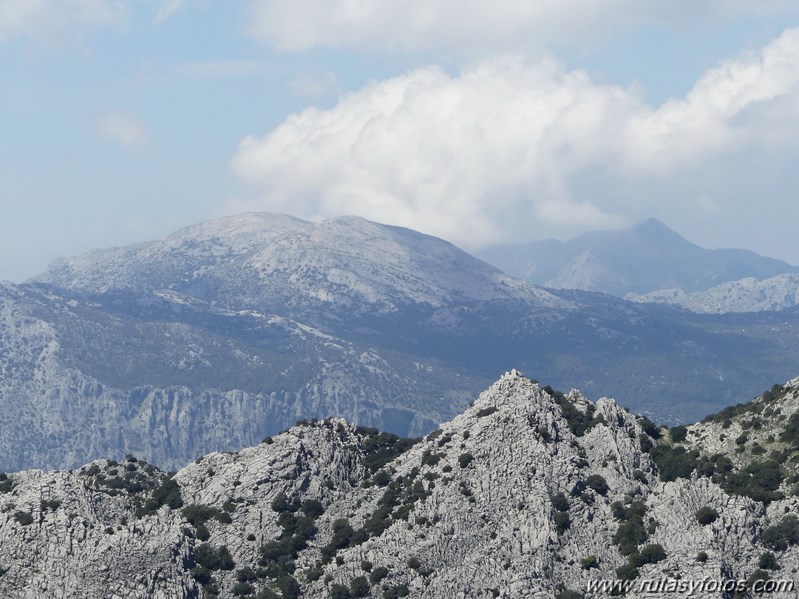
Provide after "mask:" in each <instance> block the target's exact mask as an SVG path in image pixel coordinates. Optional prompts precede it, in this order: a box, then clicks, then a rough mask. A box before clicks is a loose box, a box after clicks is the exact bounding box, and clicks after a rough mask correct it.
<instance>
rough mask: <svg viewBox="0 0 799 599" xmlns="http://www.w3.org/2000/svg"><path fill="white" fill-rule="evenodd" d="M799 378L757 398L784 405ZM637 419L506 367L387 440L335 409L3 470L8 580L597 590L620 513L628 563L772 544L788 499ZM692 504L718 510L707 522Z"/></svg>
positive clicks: (736, 570) (132, 591)
mask: <svg viewBox="0 0 799 599" xmlns="http://www.w3.org/2000/svg"><path fill="white" fill-rule="evenodd" d="M798 387H799V380H797V381H793V382H791V383H789V384H788V385H786V386H784V387H783V388H781V391H780V394H779V395H780V397H778V398H777V399H776V400H774V401H773V402H772V403H769V404H768V405H769V406H770V407H772V408H775V409H776V407H779V408H780V409H781V410H783V420H784V419H785V417H787V416H788V415H789V413H796V412H795V410H796V408H797V405H799V388H798ZM762 401H765V400H762ZM775 402H776V403H775ZM736 418H737V417H736ZM737 422H738V421H737V420H736V423H734V424H733V425H731V426H738V424H737ZM714 426H716V424H713V423H703V424H701V425H695V426H694V427H690V428H689V430H688V433H687V438H686V441H684V442H683V443H685V444H687V445H686V446H687V448H688V449H692V448H697V450H698V451H699V449H698V448H699V447H702V446H703V445H705V444H707V443H708V442H709V441H710V440H711V438H713V435H714V433H713V432H712V429H713V427H714ZM718 426H719V427H721V426H724V425H723V424H722V423H718ZM728 428H729V426H728ZM645 431H650V432H652V429H651V427H650V426H648V425H647V423H645V421H643V420H641V419H639V418H637V417H635V416H633V415H631V414H629V413H628V412H626V411H624V410H622V409H621V408H619V407H618V406H617V405H616V403H615V402H614V401H613V400H609V399H604V398H603V399H600V400H599V401H597V402H596V404H592V403H591V402H589V401H588V400H587V399H586V398H585V397H584V396H582V395H581V394H580V393H579V392H578V391H571V392H570V393H568V394H566V395H562V394H559V393H556V392H552V391H551V390H549V389H548V388H541V387H540V386H539V385H538V384H536V383H534V382H533V381H530V380H528V379H526V378H524V377H523V376H521V375H520V374H519V373H517V372H515V371H512V372H510V373H507V374H506V375H505V376H503V377H502V378H501V379H500V380H499V381H498V382H497V383H495V384H494V385H493V386H492V387H491V388H490V389H488V390H487V391H486V392H485V393H483V394H482V395H481V396H480V397H479V398H478V399H477V400H476V401H475V402H474V404H473V405H472V406H471V407H470V408H469V409H467V410H466V411H465V412H464V413H463V414H461V415H459V416H457V417H456V418H454V419H453V420H451V421H449V422H447V423H446V424H444V425H442V426H441V428H440V429H439V430H438V431H436V433H434V434H431V435H428V436H427V437H426V438H425V439H423V440H421V441H419V442H417V443H416V444H415V445H413V446H412V447H410V448H409V449H406V450H405V451H403V452H402V453H399V454H398V455H397V451H399V450H400V449H405V448H404V447H402V446H401V444H398V443H397V440H396V439H393V438H390V437H385V436H384V437H380V436H378V434H377V432H376V431H371V430H368V429H363V428H356V427H353V426H352V425H350V424H348V423H347V422H345V421H343V420H339V419H331V420H327V421H324V422H323V421H317V422H310V423H307V424H305V425H301V426H297V427H294V428H292V429H290V430H288V431H287V432H285V433H282V434H280V435H277V436H275V437H273V438H270V439H268V440H266V442H264V443H262V444H260V445H258V446H256V447H252V448H249V449H245V450H242V451H240V452H233V453H212V454H209V455H207V456H205V457H203V458H201V459H198V460H197V461H196V462H195V463H192V464H190V465H189V466H186V467H185V468H183V469H181V470H180V471H179V472H177V473H176V474H175V475H174V476H173V477H172V478H169V477H168V476H165V475H163V474H161V473H160V472H159V471H157V470H156V469H154V468H152V467H151V466H148V465H146V464H144V463H142V462H136V461H125V462H123V463H121V464H117V463H115V462H109V461H106V460H101V461H98V462H95V463H93V464H90V465H87V466H86V467H84V468H82V469H81V470H80V471H76V472H40V471H26V472H20V473H16V474H11V475H8V477H7V478H6V479H5V480H2V481H0V539H2V543H0V566H2V568H3V570H4V571H5V574H4V575H3V576H2V577H0V594H1V595H2V596H8V597H69V596H76V595H75V592H76V589H80V591H79V595H80V596H81V597H87V598H94V597H98V598H99V597H108V596H114V597H126V598H133V597H198V596H200V597H210V596H211V591H218V592H219V593H220V594H221V596H231V595H235V596H253V595H255V594H256V593H261V595H260V596H272V595H269V594H268V593H267V590H265V589H268V590H271V591H272V592H274V593H275V594H276V595H277V596H280V595H281V594H282V595H283V596H301V597H309V598H310V597H315V598H316V597H330V596H333V594H334V593H336V592H340V591H341V587H343V586H346V587H347V589H349V590H357V592H358V593H361V592H363V594H359V595H357V596H367V597H373V598H378V597H382V596H383V593H384V589H387V590H386V591H385V592H387V593H404V592H405V591H406V590H407V592H408V593H409V595H408V596H411V597H423V598H430V599H449V598H452V597H463V598H466V597H492V596H494V597H503V598H508V599H511V598H514V599H515V598H517V597H541V598H544V597H547V598H551V597H554V596H556V595H557V593H559V592H560V591H561V590H562V589H563V588H564V587H565V588H568V589H571V590H574V591H577V592H580V593H583V594H584V595H585V596H586V597H601V596H606V595H607V593H606V592H591V591H590V590H588V589H589V585H590V584H592V582H595V581H598V580H600V579H609V580H615V579H617V578H618V574H617V571H616V570H617V568H619V567H621V566H623V565H624V564H626V563H628V562H629V561H630V560H631V559H632V558H631V557H630V555H627V554H622V552H621V546H622V541H621V540H620V537H624V535H621V534H620V533H619V530H620V528H622V526H623V525H624V524H625V523H626V522H629V521H631V520H634V519H635V518H634V516H633V515H632V514H633V513H638V514H639V515H640V516H641V522H642V525H643V528H644V529H645V530H646V533H645V534H644V535H643V538H642V537H636V542H635V543H634V544H633V549H634V550H635V551H633V556H635V555H639V553H638V552H639V551H640V555H649V556H650V557H651V558H652V559H651V560H650V561H651V562H652V563H643V564H641V565H639V567H638V569H639V577H638V578H637V579H636V580H641V579H645V578H652V579H671V580H675V579H676V578H677V577H681V579H683V580H702V579H703V578H705V577H709V578H711V579H713V580H716V579H719V578H724V579H738V578H742V579H745V578H747V577H749V576H750V575H751V574H752V573H753V572H754V571H755V570H757V568H758V562H759V559H760V556H761V555H762V554H763V553H764V552H765V551H767V547H766V546H765V545H764V543H765V539H764V538H761V535H762V533H763V531H764V529H766V528H767V527H768V526H770V525H772V524H774V523H778V522H781V521H782V519H783V518H784V517H785V514H786V513H787V514H790V513H791V512H795V510H796V509H797V498H796V497H795V496H793V495H789V494H787V493H786V494H785V497H784V498H783V499H778V500H775V501H772V502H771V503H770V504H769V505H768V506H765V505H764V504H763V503H760V502H757V501H754V500H752V499H749V498H747V497H743V496H738V495H731V494H729V493H728V492H727V491H725V490H724V489H722V487H721V486H719V484H717V483H715V482H713V481H712V480H711V479H710V478H708V477H707V476H700V475H699V474H698V473H697V472H694V473H693V474H690V475H689V476H688V478H677V479H676V480H673V481H664V480H662V479H661V476H660V474H659V472H658V469H657V466H656V464H655V462H654V461H653V460H652V458H651V456H650V454H648V453H646V452H644V451H642V438H648V439H649V436H648V434H647V433H646V432H645ZM765 433H766V431H764V435H765ZM772 434H773V432H772ZM652 441H653V440H652V439H650V442H652ZM764 442H765V441H764ZM660 443H671V442H670V441H668V439H667V438H666V439H665V440H661V441H660ZM392 447H393V448H394V450H392ZM397 448H399V449H397ZM709 449H710V450H713V448H709ZM395 450H396V451H395ZM701 451H705V450H704V449H702V450H701ZM381 458H382V459H381ZM135 484H139V486H140V487H141V488H140V489H139V488H137V487H135V486H134V485H135ZM170 485H171V487H170ZM175 489H179V491H180V497H181V500H182V505H179V504H178V502H177V501H176V499H175V497H176V496H175V494H174V492H173V491H174V490H175ZM166 491H170V492H169V493H167V492H166ZM309 500H313V502H311V503H310V504H309V503H307V502H308V501H309ZM303 502H305V503H303ZM314 502H318V504H315V505H314ZM192 506H194V507H192ZM199 506H202V507H199ZM186 508H190V509H188V510H186ZM700 508H712V509H714V510H716V512H717V517H716V518H715V519H713V520H712V521H711V522H705V523H704V524H703V523H700V522H699V519H698V518H697V511H698V510H700ZM203 510H204V511H203ZM203 513H204V514H205V515H204V516H201V515H200V514H203ZM25 514H29V517H25ZM280 539H282V541H280ZM290 539H291V541H289V540H290ZM797 541H799V538H797ZM655 545H656V546H658V547H659V548H660V549H658V550H654V549H651V547H653V546H655ZM647 546H650V549H646V547H647ZM209 548H211V549H210V550H209ZM773 551H774V553H775V554H776V557H777V560H778V562H779V565H780V567H781V570H780V571H779V572H775V573H773V574H774V577H783V578H795V576H796V573H797V572H799V549H797V546H796V545H795V544H793V542H792V543H790V544H788V545H787V546H786V548H785V549H783V550H773ZM647 552H649V553H647ZM702 552H704V553H705V554H706V556H705V559H704V560H699V559H697V556H698V555H699V554H700V553H702ZM209 555H210V556H211V558H212V559H210V558H209V557H208V556H209ZM281 556H282V557H281ZM197 562H200V564H206V566H209V569H207V570H204V569H203V568H202V567H200V566H198V564H197ZM289 562H291V563H289ZM289 578H290V579H291V581H293V582H291V581H289ZM370 578H371V580H370ZM364 579H365V580H364ZM336 585H340V586H338V587H337V586H336ZM281 589H282V593H281ZM292 589H293V591H292ZM337 589H338V590H337ZM399 596H402V595H401V594H400V595H399ZM627 596H629V597H645V596H650V595H648V594H646V593H643V592H638V591H636V590H635V589H633V590H631V591H630V592H629V593H628V594H627ZM658 596H663V597H675V598H676V597H684V596H685V594H684V593H678V592H674V593H668V592H666V593H662V594H659V595H658ZM697 596H703V597H721V596H722V594H721V593H705V594H700V595H697ZM776 596H783V597H789V596H795V593H793V594H791V593H789V594H783V595H776Z"/></svg>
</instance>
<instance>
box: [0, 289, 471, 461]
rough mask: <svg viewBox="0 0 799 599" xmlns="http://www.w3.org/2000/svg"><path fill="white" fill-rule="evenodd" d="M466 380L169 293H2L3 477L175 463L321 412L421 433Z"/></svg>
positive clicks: (273, 319)
mask: <svg viewBox="0 0 799 599" xmlns="http://www.w3.org/2000/svg"><path fill="white" fill-rule="evenodd" d="M442 379H446V380H448V381H449V382H448V384H447V388H448V389H449V390H450V392H449V393H444V392H443V391H442V390H441V386H442V385H441V383H440V381H441V380H442ZM477 384H480V383H478V382H477V379H476V378H473V377H470V376H468V375H460V374H458V373H453V372H452V371H451V369H450V368H449V367H447V366H446V365H444V364H442V363H441V362H440V361H437V360H436V359H434V358H431V359H429V360H427V361H426V363H425V367H424V368H419V366H418V364H415V363H413V362H412V361H411V360H409V359H408V358H406V357H404V356H397V355H395V354H392V353H390V352H381V351H378V350H376V349H375V348H374V347H370V346H368V345H363V344H357V343H353V342H351V341H347V340H344V339H340V338H336V337H333V336H331V335H327V334H325V333H322V332H321V331H319V330H316V329H314V328H312V327H308V326H306V325H302V324H300V323H297V322H295V321H292V320H290V319H286V318H283V317H279V316H276V315H269V314H261V313H254V312H242V311H237V312H236V311H228V310H222V309H216V308H211V307H209V306H207V305H205V304H201V303H199V302H195V301H192V300H191V299H190V298H185V297H181V296H176V295H175V294H171V293H166V294H165V293H163V292H159V293H154V294H150V295H144V296H142V295H133V296H131V295H128V294H125V293H121V292H118V293H106V294H102V295H99V296H81V295H76V294H74V293H69V292H65V291H61V290H57V289H53V288H49V287H46V288H45V287H43V288H37V287H35V286H24V287H20V286H12V285H6V286H4V287H1V288H0V469H6V470H17V469H22V468H31V467H50V468H58V467H61V468H69V467H74V466H76V465H80V464H81V463H84V462H85V461H86V458H87V456H92V457H99V456H103V455H106V456H109V457H117V458H119V457H121V456H124V455H125V454H126V453H128V452H135V453H137V454H138V455H140V456H144V457H146V458H147V459H148V460H150V461H153V462H155V463H157V464H159V465H160V466H162V467H167V468H168V467H176V466H179V465H182V464H184V463H185V462H187V461H190V460H191V459H193V458H195V457H196V456H198V455H202V454H204V453H207V452H208V451H210V450H212V449H217V450H225V449H232V448H236V447H242V446H245V445H250V444H252V443H256V442H257V441H258V440H260V439H262V438H263V437H264V436H266V435H267V434H271V433H275V432H277V431H280V430H283V429H285V428H286V427H288V426H289V425H291V424H292V423H294V422H295V421H296V420H298V419H300V418H303V417H323V416H327V415H330V414H331V413H335V414H339V415H341V416H345V417H347V418H349V419H351V420H353V421H357V422H360V423H362V424H370V425H375V426H380V427H383V428H388V429H391V430H395V431H399V432H402V433H403V434H420V433H421V432H427V431H429V430H431V429H432V428H434V427H435V423H436V422H438V421H440V420H441V419H444V418H446V417H447V416H448V415H449V414H450V413H451V412H450V411H451V410H452V409H453V406H455V405H461V406H463V405H465V403H466V402H467V401H468V399H467V398H468V397H469V394H470V389H471V388H472V387H474V386H475V385H477ZM422 402H423V403H422ZM437 412H438V415H436V413H437Z"/></svg>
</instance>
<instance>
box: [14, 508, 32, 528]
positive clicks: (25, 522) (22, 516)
mask: <svg viewBox="0 0 799 599" xmlns="http://www.w3.org/2000/svg"><path fill="white" fill-rule="evenodd" d="M14 520H16V521H17V522H19V524H20V525H21V526H29V525H30V524H33V515H32V514H31V513H30V512H22V511H16V512H14Z"/></svg>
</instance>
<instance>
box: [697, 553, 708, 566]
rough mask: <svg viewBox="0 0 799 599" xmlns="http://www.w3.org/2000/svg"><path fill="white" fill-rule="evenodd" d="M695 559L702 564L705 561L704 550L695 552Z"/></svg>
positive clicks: (705, 554)
mask: <svg viewBox="0 0 799 599" xmlns="http://www.w3.org/2000/svg"><path fill="white" fill-rule="evenodd" d="M696 561H698V562H699V563H700V564H704V563H705V562H706V561H707V552H706V551H700V552H699V553H697V554H696Z"/></svg>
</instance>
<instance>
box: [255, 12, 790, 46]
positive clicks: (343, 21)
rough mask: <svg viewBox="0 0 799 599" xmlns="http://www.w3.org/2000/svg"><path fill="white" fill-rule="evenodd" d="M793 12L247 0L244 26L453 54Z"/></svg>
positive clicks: (269, 39) (284, 38)
mask: <svg viewBox="0 0 799 599" xmlns="http://www.w3.org/2000/svg"><path fill="white" fill-rule="evenodd" d="M785 10H795V6H792V5H791V2H790V0H706V1H705V2H701V3H697V2H694V1H692V0H668V1H664V0H591V1H590V2H586V1H585V0H536V1H535V2H531V1H530V0H493V1H491V2H485V1H484V0H381V1H380V2H369V1H363V0H360V1H359V0H306V1H304V2H297V1H296V0H251V2H250V12H251V19H250V21H251V23H252V25H251V31H252V33H253V34H254V35H255V36H256V37H258V38H260V39H262V40H263V41H265V42H266V43H268V44H270V45H272V46H274V47H276V48H278V49H281V50H287V51H305V50H309V49H312V48H319V47H326V48H341V47H346V48H356V49H361V50H363V49H366V50H380V51H389V52H408V51H411V52H418V51H444V52H447V53H449V54H455V55H472V56H474V55H477V54H478V53H480V52H486V51H499V52H502V53H505V52H522V51H524V50H526V49H531V48H543V47H551V46H553V45H555V46H563V45H580V44H582V43H585V42H586V41H587V40H589V41H590V40H591V39H593V38H596V37H604V36H605V35H607V34H609V33H611V32H613V31H615V30H618V29H623V28H626V27H629V26H634V25H640V24H645V23H665V24H670V25H680V26H682V25H693V24H696V23H698V22H701V21H703V20H705V19H719V18H733V17H736V16H740V15H745V14H753V13H769V12H772V11H785Z"/></svg>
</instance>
